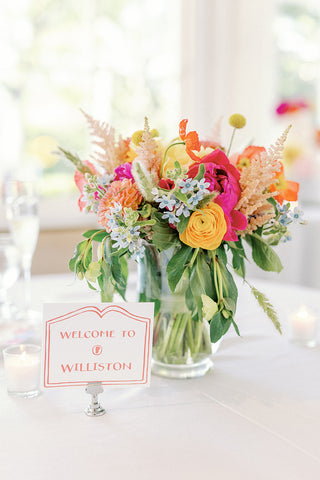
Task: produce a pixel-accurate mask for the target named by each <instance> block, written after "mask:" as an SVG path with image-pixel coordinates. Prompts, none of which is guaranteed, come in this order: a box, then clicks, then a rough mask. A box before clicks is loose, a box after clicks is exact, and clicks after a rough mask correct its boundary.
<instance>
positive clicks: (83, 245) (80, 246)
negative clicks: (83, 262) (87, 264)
mask: <svg viewBox="0 0 320 480" xmlns="http://www.w3.org/2000/svg"><path fill="white" fill-rule="evenodd" d="M87 244H88V241H87V240H83V241H82V242H80V243H78V245H76V248H75V251H74V254H73V257H72V258H71V260H70V261H69V269H70V270H71V272H75V271H76V263H77V262H78V261H79V257H80V255H82V253H83V252H84V250H85V248H86V246H87Z"/></svg>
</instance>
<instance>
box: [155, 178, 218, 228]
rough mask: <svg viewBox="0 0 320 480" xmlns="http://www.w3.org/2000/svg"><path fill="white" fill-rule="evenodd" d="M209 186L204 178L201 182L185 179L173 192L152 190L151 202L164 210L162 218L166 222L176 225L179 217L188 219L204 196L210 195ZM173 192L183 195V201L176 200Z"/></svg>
mask: <svg viewBox="0 0 320 480" xmlns="http://www.w3.org/2000/svg"><path fill="white" fill-rule="evenodd" d="M209 186H210V183H209V182H206V180H205V179H204V178H202V179H201V180H195V179H193V178H186V179H183V180H181V181H180V182H179V183H178V184H177V185H176V187H175V188H174V189H173V190H164V189H159V188H153V189H152V191H151V193H152V194H153V200H154V201H155V202H157V203H159V208H161V209H163V210H166V212H165V213H164V214H163V215H162V218H163V219H168V222H169V223H170V224H172V225H177V223H179V222H180V218H179V217H180V216H181V215H184V216H185V217H189V216H190V214H191V212H192V211H194V210H195V209H196V207H197V205H198V204H199V202H201V200H203V198H204V197H205V195H208V194H209V193H210V191H209V190H208V187H209ZM175 192H177V195H178V192H181V193H182V194H184V195H185V200H180V199H179V198H177V196H176V195H175ZM179 196H180V195H179Z"/></svg>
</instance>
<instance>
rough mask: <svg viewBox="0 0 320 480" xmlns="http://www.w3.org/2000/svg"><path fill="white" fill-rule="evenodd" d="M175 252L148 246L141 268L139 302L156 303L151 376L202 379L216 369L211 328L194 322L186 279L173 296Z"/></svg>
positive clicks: (205, 324)
mask: <svg viewBox="0 0 320 480" xmlns="http://www.w3.org/2000/svg"><path fill="white" fill-rule="evenodd" d="M175 252H176V249H175V248H170V249H168V250H165V251H162V252H160V253H159V252H158V251H157V250H156V249H155V248H154V247H153V246H150V245H148V246H146V250H145V255H144V257H143V259H141V260H140V261H139V264H138V278H139V282H138V290H139V301H140V302H154V303H155V317H154V328H153V349H152V373H153V374H155V375H159V376H164V377H171V378H193V377H199V376H202V375H204V374H205V373H207V372H208V370H210V369H211V368H212V365H213V363H212V360H211V354H212V346H211V341H210V332H209V325H208V323H207V322H203V321H195V320H193V319H192V313H191V312H190V310H189V309H188V307H187V305H186V296H185V293H186V290H187V288H188V282H189V278H188V276H187V275H183V276H182V279H181V280H180V282H179V283H178V285H177V287H176V290H175V292H174V293H172V292H171V290H170V287H169V285H168V281H167V274H166V269H167V265H168V262H169V260H170V259H171V258H172V256H173V255H174V253H175ZM215 348H216V349H217V345H215Z"/></svg>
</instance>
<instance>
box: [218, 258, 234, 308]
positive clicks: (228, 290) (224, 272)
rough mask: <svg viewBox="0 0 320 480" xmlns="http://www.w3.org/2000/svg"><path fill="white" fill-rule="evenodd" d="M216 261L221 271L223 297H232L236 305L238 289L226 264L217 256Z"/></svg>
mask: <svg viewBox="0 0 320 480" xmlns="http://www.w3.org/2000/svg"><path fill="white" fill-rule="evenodd" d="M217 263H218V268H219V269H220V273H221V280H222V292H223V297H224V298H230V299H232V300H233V301H234V303H235V305H236V304H237V299H238V289H237V286H236V284H235V281H234V279H233V276H232V275H231V273H230V272H229V270H228V269H227V267H226V265H225V264H224V263H223V262H222V261H221V260H220V259H219V257H218V259H217Z"/></svg>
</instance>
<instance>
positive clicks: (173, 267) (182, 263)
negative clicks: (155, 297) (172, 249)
mask: <svg viewBox="0 0 320 480" xmlns="http://www.w3.org/2000/svg"><path fill="white" fill-rule="evenodd" d="M193 252H194V249H193V248H192V247H188V246H187V245H182V246H181V248H180V249H179V250H178V252H177V253H176V254H175V255H173V256H172V258H171V259H170V260H169V263H168V266H167V279H168V284H169V287H170V289H171V291H172V292H174V291H175V288H176V286H177V285H178V283H179V280H180V278H181V277H182V275H183V272H184V270H185V268H186V267H187V264H188V262H189V261H190V260H191V257H192V254H193Z"/></svg>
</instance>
